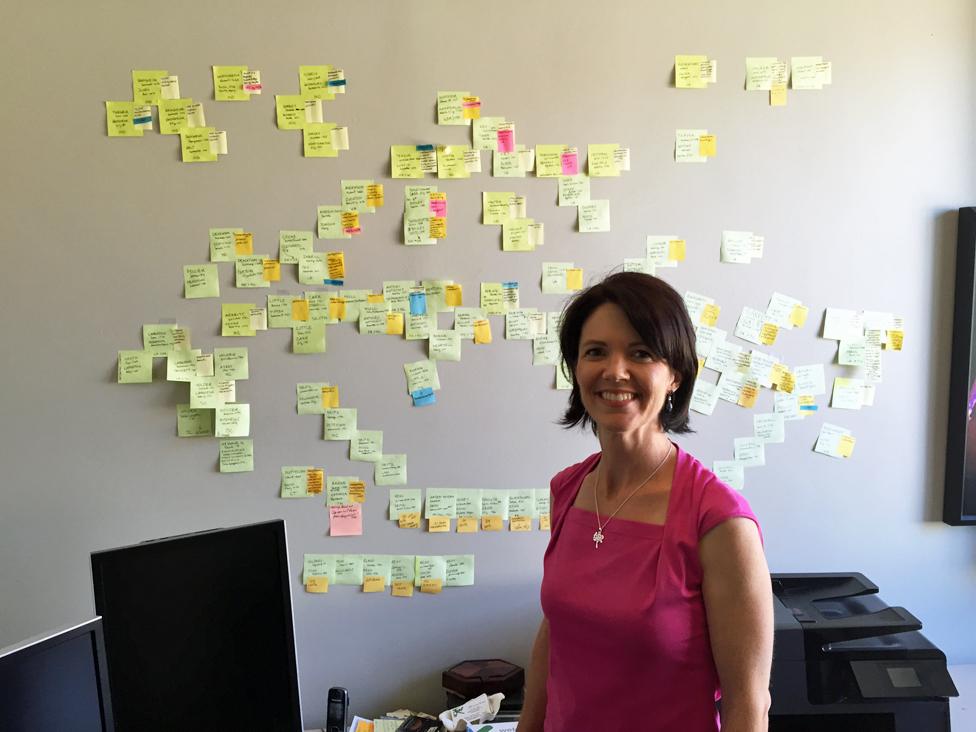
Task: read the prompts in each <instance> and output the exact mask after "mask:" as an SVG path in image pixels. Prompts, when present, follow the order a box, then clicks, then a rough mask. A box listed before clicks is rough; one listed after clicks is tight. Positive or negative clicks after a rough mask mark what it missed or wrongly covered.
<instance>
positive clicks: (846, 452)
mask: <svg viewBox="0 0 976 732" xmlns="http://www.w3.org/2000/svg"><path fill="white" fill-rule="evenodd" d="M854 442H855V440H854V438H853V437H851V436H850V435H841V438H840V440H838V442H837V454H838V455H840V456H841V457H844V458H849V457H850V456H851V454H852V453H853V452H854Z"/></svg>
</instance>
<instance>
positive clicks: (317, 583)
mask: <svg viewBox="0 0 976 732" xmlns="http://www.w3.org/2000/svg"><path fill="white" fill-rule="evenodd" d="M328 591H329V578H328V577H309V578H308V581H307V582H306V583H305V592H318V593H322V592H328Z"/></svg>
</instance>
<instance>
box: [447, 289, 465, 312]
mask: <svg viewBox="0 0 976 732" xmlns="http://www.w3.org/2000/svg"><path fill="white" fill-rule="evenodd" d="M444 301H445V303H446V304H447V307H449V308H454V307H461V305H462V303H461V285H447V286H446V287H445V288H444Z"/></svg>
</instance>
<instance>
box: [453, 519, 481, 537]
mask: <svg viewBox="0 0 976 732" xmlns="http://www.w3.org/2000/svg"><path fill="white" fill-rule="evenodd" d="M476 531H478V519H477V518H475V517H474V516H461V517H460V518H458V521H457V532H458V533H459V534H473V533H475V532H476Z"/></svg>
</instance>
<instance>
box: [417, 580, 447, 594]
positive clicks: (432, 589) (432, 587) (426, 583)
mask: <svg viewBox="0 0 976 732" xmlns="http://www.w3.org/2000/svg"><path fill="white" fill-rule="evenodd" d="M443 584H444V583H443V580H440V579H424V580H420V591H421V592H426V593H428V594H430V595H438V594H440V591H441V588H442V586H443Z"/></svg>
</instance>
